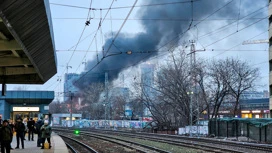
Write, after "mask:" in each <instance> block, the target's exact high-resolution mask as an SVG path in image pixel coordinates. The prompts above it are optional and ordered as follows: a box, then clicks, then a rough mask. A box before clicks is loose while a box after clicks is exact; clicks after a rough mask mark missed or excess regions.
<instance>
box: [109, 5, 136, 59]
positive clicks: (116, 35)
mask: <svg viewBox="0 0 272 153" xmlns="http://www.w3.org/2000/svg"><path fill="white" fill-rule="evenodd" d="M137 2H138V0H135V2H134V4H133V6H132V7H131V9H130V11H129V13H128V15H127V16H126V18H125V20H124V22H123V23H122V25H121V27H120V28H119V30H118V32H117V33H116V34H115V36H114V38H113V39H112V42H111V44H110V45H109V47H108V49H107V51H106V53H105V56H106V55H107V54H108V52H109V50H110V49H111V47H112V45H113V43H114V41H115V39H116V38H117V37H118V35H119V33H120V32H121V30H122V29H123V27H124V25H125V24H126V21H127V19H128V18H129V16H130V14H131V12H132V11H133V9H134V6H135V5H136V4H137Z"/></svg>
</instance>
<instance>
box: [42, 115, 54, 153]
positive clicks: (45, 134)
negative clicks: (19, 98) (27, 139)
mask: <svg viewBox="0 0 272 153" xmlns="http://www.w3.org/2000/svg"><path fill="white" fill-rule="evenodd" d="M41 132H42V148H41V149H44V143H45V139H46V140H47V142H48V143H49V149H50V148H51V142H50V137H51V133H52V129H51V126H50V125H48V120H45V121H44V125H43V126H42V127H41Z"/></svg>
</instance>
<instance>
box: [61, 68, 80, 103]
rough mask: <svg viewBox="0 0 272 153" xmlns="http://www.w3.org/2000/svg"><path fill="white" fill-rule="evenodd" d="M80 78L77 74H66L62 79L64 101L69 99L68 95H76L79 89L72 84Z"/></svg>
mask: <svg viewBox="0 0 272 153" xmlns="http://www.w3.org/2000/svg"><path fill="white" fill-rule="evenodd" d="M79 78H80V75H79V74H76V73H66V74H65V78H64V90H63V91H64V94H63V95H64V101H67V100H68V99H69V96H67V95H68V93H69V92H71V93H76V92H78V91H79V89H78V88H77V87H76V86H75V85H74V84H73V83H74V82H75V81H76V80H78V79H79Z"/></svg>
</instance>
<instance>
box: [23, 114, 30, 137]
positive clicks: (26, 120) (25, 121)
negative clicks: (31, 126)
mask: <svg viewBox="0 0 272 153" xmlns="http://www.w3.org/2000/svg"><path fill="white" fill-rule="evenodd" d="M28 121H29V119H28V118H26V119H24V120H23V123H24V125H25V131H24V140H26V138H25V135H26V133H27V132H28V128H27V122H28Z"/></svg>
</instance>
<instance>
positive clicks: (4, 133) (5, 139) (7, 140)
mask: <svg viewBox="0 0 272 153" xmlns="http://www.w3.org/2000/svg"><path fill="white" fill-rule="evenodd" d="M8 124H9V122H8V120H4V121H3V125H2V127H1V129H0V138H1V153H5V151H6V152H7V153H10V144H11V141H12V136H13V134H12V130H11V128H10V127H9V126H8Z"/></svg>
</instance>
